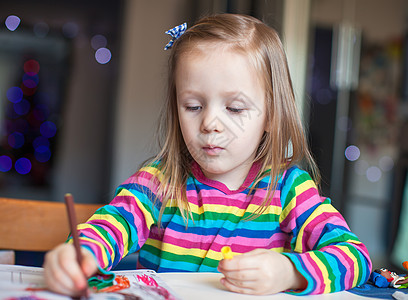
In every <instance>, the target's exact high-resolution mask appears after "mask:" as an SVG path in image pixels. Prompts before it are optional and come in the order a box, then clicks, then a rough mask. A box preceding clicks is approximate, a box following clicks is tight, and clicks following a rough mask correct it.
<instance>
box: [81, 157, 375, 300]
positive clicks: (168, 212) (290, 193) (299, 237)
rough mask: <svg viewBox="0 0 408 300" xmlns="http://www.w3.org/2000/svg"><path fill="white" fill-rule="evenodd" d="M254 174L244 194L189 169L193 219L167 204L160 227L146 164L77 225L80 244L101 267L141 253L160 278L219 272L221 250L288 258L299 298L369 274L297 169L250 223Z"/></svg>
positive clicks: (153, 171) (364, 256)
mask: <svg viewBox="0 0 408 300" xmlns="http://www.w3.org/2000/svg"><path fill="white" fill-rule="evenodd" d="M258 169H259V166H258V165H257V164H254V165H253V166H252V167H251V170H250V172H249V174H248V176H247V178H246V180H245V182H244V183H243V184H242V186H241V188H240V189H238V190H235V191H231V190H229V189H228V188H227V187H226V186H225V185H224V184H222V183H220V182H216V181H213V180H210V179H208V178H206V177H205V176H204V175H203V173H202V172H201V169H200V168H199V166H198V165H197V164H196V163H193V166H192V173H191V175H190V176H189V178H188V180H187V197H188V201H189V205H190V208H191V211H192V219H191V218H190V219H189V220H188V226H187V227H186V223H185V221H184V220H183V217H182V216H181V213H180V210H179V209H178V208H177V207H175V206H172V204H171V203H169V204H168V205H167V207H166V208H165V209H164V214H163V217H162V226H161V228H160V229H159V228H158V227H157V223H158V215H159V211H160V208H161V203H160V202H159V201H156V202H154V200H155V192H156V190H157V181H158V180H160V176H161V174H160V171H159V169H158V168H157V167H156V165H148V166H146V167H144V168H142V169H141V170H140V171H139V172H137V173H136V174H134V175H133V176H131V177H130V178H129V179H128V180H126V181H125V182H124V183H123V184H122V185H121V186H119V187H118V189H117V191H116V196H115V198H114V199H113V200H112V202H111V203H110V204H109V205H106V206H104V207H102V208H100V209H99V210H98V211H97V212H96V213H95V214H94V215H93V216H92V217H91V218H90V219H89V220H88V221H87V222H86V223H85V224H80V225H79V226H78V228H79V230H80V239H81V243H82V245H83V246H85V247H87V248H88V249H90V250H91V251H92V252H93V253H94V254H95V256H96V259H97V261H98V263H99V264H100V266H102V267H103V268H105V269H110V268H112V267H113V266H115V265H116V264H117V263H118V262H119V260H120V259H121V258H122V257H124V256H126V255H127V254H128V253H132V252H135V251H138V250H140V254H139V264H140V265H141V266H143V267H145V268H149V269H154V270H156V271H157V272H180V271H184V272H186V271H187V272H188V271H192V272H217V266H218V262H219V261H220V260H221V259H222V254H221V252H220V251H221V248H222V247H223V246H225V245H228V246H230V247H231V248H232V251H233V252H234V253H245V252H248V251H251V250H254V249H256V248H264V249H271V250H273V251H277V252H281V253H283V254H284V255H286V256H287V257H289V259H291V261H292V262H293V263H294V265H295V266H296V268H297V269H298V271H299V272H300V273H301V274H302V275H303V276H304V277H305V278H306V280H307V281H308V286H307V288H306V289H305V290H304V291H301V292H300V293H301V294H320V293H328V292H334V291H340V290H344V289H350V288H352V287H354V286H356V285H359V284H362V283H364V282H365V281H366V280H367V278H368V276H369V275H370V271H371V261H370V258H369V255H368V252H367V249H366V247H365V246H364V245H363V244H362V243H361V242H360V241H359V240H358V238H357V237H356V236H355V235H354V234H353V233H352V232H351V231H350V229H349V227H348V226H347V224H346V222H345V220H344V219H343V217H342V216H341V215H340V213H339V212H338V211H336V209H335V208H334V207H333V206H332V205H331V204H330V200H329V199H327V198H322V197H320V196H319V193H318V190H317V188H316V186H315V184H314V182H313V180H312V179H311V177H310V176H309V174H308V173H307V172H305V171H303V170H301V169H299V168H298V167H292V168H290V169H288V170H286V171H285V172H284V173H283V176H282V177H281V179H280V180H279V182H278V185H277V188H276V191H275V193H274V195H273V198H272V201H271V203H270V205H269V206H268V207H267V209H266V210H265V211H264V212H263V213H262V215H260V216H259V217H257V218H255V219H249V220H248V219H247V217H249V216H251V214H252V213H253V212H255V211H256V210H257V209H258V208H259V206H260V204H261V203H262V201H263V199H264V197H265V196H266V193H267V191H266V187H267V185H268V183H269V181H270V178H269V177H265V178H264V179H263V180H262V181H261V182H260V183H259V184H258V187H257V189H255V190H254V191H253V195H252V197H248V193H249V189H250V187H251V184H252V182H253V180H254V179H255V176H256V173H257V171H258ZM152 179H154V180H152ZM152 183H153V185H152Z"/></svg>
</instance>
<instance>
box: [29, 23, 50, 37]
mask: <svg viewBox="0 0 408 300" xmlns="http://www.w3.org/2000/svg"><path fill="white" fill-rule="evenodd" d="M33 31H34V34H35V35H36V36H37V37H39V38H45V37H46V36H47V34H48V31H50V27H49V26H48V24H47V23H45V22H39V23H36V24H35V25H34V28H33Z"/></svg>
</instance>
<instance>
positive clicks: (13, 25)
mask: <svg viewBox="0 0 408 300" xmlns="http://www.w3.org/2000/svg"><path fill="white" fill-rule="evenodd" d="M20 22H21V20H20V18H19V17H17V16H15V15H11V16H8V17H7V19H6V22H5V24H6V27H7V29H8V30H10V31H14V30H16V29H17V27H18V26H19V25H20Z"/></svg>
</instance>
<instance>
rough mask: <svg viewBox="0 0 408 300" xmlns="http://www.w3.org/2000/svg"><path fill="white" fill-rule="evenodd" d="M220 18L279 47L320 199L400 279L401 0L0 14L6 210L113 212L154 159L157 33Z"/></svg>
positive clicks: (172, 1) (160, 68)
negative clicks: (20, 206)
mask: <svg viewBox="0 0 408 300" xmlns="http://www.w3.org/2000/svg"><path fill="white" fill-rule="evenodd" d="M219 12H229V13H245V14H250V15H253V16H255V17H257V18H259V19H262V20H263V21H265V22H266V23H267V24H269V25H270V26H272V27H274V28H275V29H277V31H278V32H279V33H280V35H281V37H282V40H283V42H284V45H285V48H286V52H287V56H288V60H289V66H290V71H291V76H292V80H293V84H294V88H295V94H296V101H297V104H298V107H299V109H300V111H301V113H302V116H303V120H304V124H305V128H306V130H307V133H308V137H309V141H310V145H311V148H312V150H313V154H314V156H315V158H316V160H317V162H318V165H319V167H320V170H321V172H322V177H323V180H322V186H321V190H322V193H323V194H324V195H325V196H328V197H330V198H331V199H332V202H333V205H334V206H335V207H336V208H337V209H338V210H339V211H340V212H341V213H342V214H343V215H344V216H345V218H346V220H347V222H348V223H349V225H350V227H351V229H352V231H353V232H355V233H356V234H357V235H358V236H359V238H360V239H361V240H362V241H363V242H364V243H365V244H366V246H367V247H368V250H369V251H370V254H371V256H372V259H373V261H374V267H382V266H385V267H388V268H390V269H391V268H394V269H396V270H398V268H399V266H400V265H401V263H402V262H403V261H404V260H407V259H408V257H407V255H406V253H407V252H406V249H408V233H407V228H408V194H407V192H406V191H405V189H406V186H408V185H407V184H406V180H407V176H406V173H407V167H408V131H407V129H408V127H407V126H406V121H407V119H408V77H407V74H408V73H407V71H408V51H407V50H408V49H407V44H408V35H407V33H408V31H407V29H408V27H407V20H408V18H407V17H408V2H407V1H405V0H269V1H268V0H240V1H238V0H235V1H234V0H230V1H228V0H218V1H217V0H214V1H206V0H195V1H188V0H162V1H159V0H154V1H142V0H98V1H96V0H87V1H79V0H72V1H51V0H38V1H28V0H2V1H1V2H0V197H12V198H26V199H34V200H50V201H62V199H63V195H64V194H65V193H67V192H70V193H72V194H73V195H74V197H75V200H76V202H80V203H108V202H109V201H110V200H111V198H112V197H113V193H114V190H115V187H116V186H117V185H119V184H120V183H121V182H123V181H124V180H125V179H126V178H128V177H129V176H130V175H131V174H132V173H133V172H135V171H136V170H137V168H138V167H139V166H140V164H141V163H142V162H143V161H144V160H146V159H147V158H149V157H151V156H152V155H153V154H154V153H155V152H156V151H157V148H156V146H155V132H156V125H157V120H158V113H159V110H160V109H161V106H162V103H163V100H164V97H165V91H166V67H167V65H166V64H167V58H168V54H169V53H167V52H165V51H163V48H164V46H165V44H166V43H167V42H168V40H169V36H168V35H165V34H164V31H166V30H167V29H169V28H172V27H174V26H175V25H178V24H181V23H183V22H185V21H186V22H187V23H188V24H189V25H191V24H192V23H194V21H195V20H197V19H198V18H199V17H200V16H203V15H206V14H211V13H219ZM403 229H405V231H404V230H403Z"/></svg>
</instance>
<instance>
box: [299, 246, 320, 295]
mask: <svg viewBox="0 0 408 300" xmlns="http://www.w3.org/2000/svg"><path fill="white" fill-rule="evenodd" d="M299 255H300V257H301V258H302V262H303V263H304V265H305V268H306V270H307V271H308V272H309V273H310V274H311V276H312V277H313V279H314V280H315V281H316V287H315V288H314V289H313V291H312V294H322V293H323V292H324V279H323V273H322V272H321V270H320V269H319V267H318V266H317V264H316V262H315V261H314V260H313V259H312V258H311V257H310V254H309V253H302V254H299Z"/></svg>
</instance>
